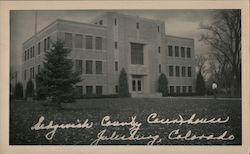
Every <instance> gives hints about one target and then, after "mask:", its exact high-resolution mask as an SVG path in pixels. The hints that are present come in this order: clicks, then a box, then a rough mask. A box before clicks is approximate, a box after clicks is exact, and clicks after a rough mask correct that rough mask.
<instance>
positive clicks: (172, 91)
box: [170, 86, 174, 94]
mask: <svg viewBox="0 0 250 154" xmlns="http://www.w3.org/2000/svg"><path fill="white" fill-rule="evenodd" d="M173 93H174V86H170V94H173Z"/></svg>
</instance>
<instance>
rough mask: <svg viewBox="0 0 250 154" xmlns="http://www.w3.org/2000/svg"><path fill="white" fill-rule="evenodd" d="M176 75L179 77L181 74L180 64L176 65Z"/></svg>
mask: <svg viewBox="0 0 250 154" xmlns="http://www.w3.org/2000/svg"><path fill="white" fill-rule="evenodd" d="M175 75H176V76H177V77H179V76H180V67H179V66H175Z"/></svg>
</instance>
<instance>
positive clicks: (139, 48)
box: [131, 43, 144, 65]
mask: <svg viewBox="0 0 250 154" xmlns="http://www.w3.org/2000/svg"><path fill="white" fill-rule="evenodd" d="M143 58H144V57H143V44H139V43H131V64H141V65H143Z"/></svg>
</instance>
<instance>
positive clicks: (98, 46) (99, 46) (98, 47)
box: [95, 37, 102, 50]
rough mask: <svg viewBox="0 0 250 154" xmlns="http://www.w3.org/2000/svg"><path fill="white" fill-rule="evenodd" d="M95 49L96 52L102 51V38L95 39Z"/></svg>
mask: <svg viewBox="0 0 250 154" xmlns="http://www.w3.org/2000/svg"><path fill="white" fill-rule="evenodd" d="M95 48H96V50H102V38H101V37H96V38H95Z"/></svg>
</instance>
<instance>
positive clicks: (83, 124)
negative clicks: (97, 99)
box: [31, 113, 235, 145]
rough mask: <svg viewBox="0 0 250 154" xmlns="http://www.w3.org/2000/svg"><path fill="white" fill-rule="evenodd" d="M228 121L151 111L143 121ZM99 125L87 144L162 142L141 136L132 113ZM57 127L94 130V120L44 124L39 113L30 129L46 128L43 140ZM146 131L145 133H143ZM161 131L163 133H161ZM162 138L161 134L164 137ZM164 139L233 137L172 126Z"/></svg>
mask: <svg viewBox="0 0 250 154" xmlns="http://www.w3.org/2000/svg"><path fill="white" fill-rule="evenodd" d="M228 122H229V116H227V117H226V118H210V119H208V118H199V117H197V116H196V114H192V115H191V116H190V117H189V118H184V117H183V116H182V115H179V116H178V118H175V119H170V118H161V117H160V116H158V114H157V113H151V114H150V115H148V116H147V118H146V123H147V124H150V125H155V124H158V125H172V124H175V125H179V126H183V125H200V124H203V125H204V124H205V125H214V124H225V123H228ZM100 125H101V126H102V127H103V129H102V130H100V131H99V132H98V133H97V135H96V138H95V139H94V141H92V142H91V143H90V144H91V145H98V144H101V143H106V142H105V141H131V142H136V141H146V143H147V145H156V144H159V143H161V142H162V139H161V136H160V135H162V134H155V131H154V134H149V135H144V134H142V132H141V127H142V123H141V122H139V121H138V120H137V117H136V116H132V117H130V118H129V120H128V121H119V120H112V118H111V116H104V117H103V118H102V120H101V122H100ZM113 128H124V129H128V131H127V132H126V133H124V132H123V133H121V132H118V131H114V130H113ZM58 129H94V122H92V121H90V120H89V119H86V120H83V121H81V120H79V119H78V120H76V122H74V123H66V124H63V123H61V124H57V123H55V122H53V121H50V122H49V123H48V124H45V117H43V116H41V117H40V118H39V120H38V122H37V123H36V124H35V125H34V126H32V127H31V130H35V131H40V130H48V132H47V133H46V134H45V138H46V139H47V140H52V139H53V137H54V136H55V134H56V131H57V130H58ZM147 134H148V133H147ZM164 134H165V133H164ZM164 137H165V136H164ZM167 139H169V140H182V141H183V140H186V141H192V140H222V141H226V140H234V139H235V137H234V135H233V134H230V133H229V132H228V131H227V130H224V131H222V132H221V133H219V134H218V132H217V134H216V135H215V134H206V133H203V134H199V135H197V134H196V133H195V132H194V131H192V130H187V131H185V132H181V130H180V129H174V130H172V131H170V132H169V133H168V135H167Z"/></svg>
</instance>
